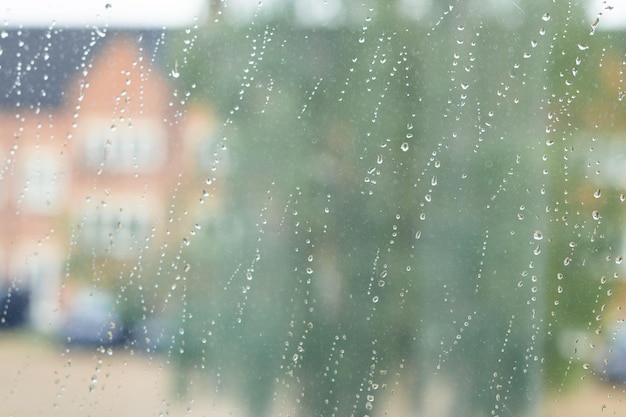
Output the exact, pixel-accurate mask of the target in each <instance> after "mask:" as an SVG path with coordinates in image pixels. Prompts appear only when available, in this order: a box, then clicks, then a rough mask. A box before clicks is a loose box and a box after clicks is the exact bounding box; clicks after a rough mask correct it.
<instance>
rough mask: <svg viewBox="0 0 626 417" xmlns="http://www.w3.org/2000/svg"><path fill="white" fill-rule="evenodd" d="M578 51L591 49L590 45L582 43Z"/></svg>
mask: <svg viewBox="0 0 626 417" xmlns="http://www.w3.org/2000/svg"><path fill="white" fill-rule="evenodd" d="M578 49H580V50H581V51H584V50H586V49H589V45H583V44H582V43H579V44H578Z"/></svg>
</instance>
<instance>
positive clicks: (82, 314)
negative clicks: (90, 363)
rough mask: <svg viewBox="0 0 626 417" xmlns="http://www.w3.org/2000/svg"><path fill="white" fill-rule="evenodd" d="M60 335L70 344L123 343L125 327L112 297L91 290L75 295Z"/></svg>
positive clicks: (101, 344)
mask: <svg viewBox="0 0 626 417" xmlns="http://www.w3.org/2000/svg"><path fill="white" fill-rule="evenodd" d="M61 338H62V341H63V342H65V343H68V344H72V345H85V346H111V345H116V344H120V343H123V342H124V340H125V329H124V325H123V322H122V318H121V316H120V314H119V313H117V312H116V311H115V303H114V299H113V297H112V296H111V295H110V294H108V293H104V292H94V291H90V290H83V291H81V292H80V293H79V294H77V295H76V296H75V298H74V299H73V300H72V305H71V307H70V310H69V312H68V314H67V316H66V318H65V321H64V323H63V325H62V327H61Z"/></svg>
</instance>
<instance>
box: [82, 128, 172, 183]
mask: <svg viewBox="0 0 626 417" xmlns="http://www.w3.org/2000/svg"><path fill="white" fill-rule="evenodd" d="M85 123H86V124H87V126H88V127H87V129H86V132H87V133H86V137H85V145H84V150H85V163H86V165H87V166H88V167H89V168H96V169H98V170H102V172H108V173H112V174H127V173H146V174H149V173H152V172H155V171H157V170H159V169H161V168H162V166H163V163H164V161H165V160H166V153H167V147H166V141H165V132H164V127H163V125H162V124H159V123H158V122H157V121H154V120H149V119H140V120H133V121H132V122H127V123H120V124H112V123H111V122H110V121H108V122H107V121H105V120H91V121H86V122H85Z"/></svg>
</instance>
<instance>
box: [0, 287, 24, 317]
mask: <svg viewBox="0 0 626 417" xmlns="http://www.w3.org/2000/svg"><path fill="white" fill-rule="evenodd" d="M29 307H30V292H29V291H28V290H25V289H22V288H19V287H14V286H3V285H0V328H8V327H18V326H23V325H25V324H27V323H28V312H29Z"/></svg>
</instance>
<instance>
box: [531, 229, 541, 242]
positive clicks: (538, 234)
mask: <svg viewBox="0 0 626 417" xmlns="http://www.w3.org/2000/svg"><path fill="white" fill-rule="evenodd" d="M533 239H535V240H541V239H543V233H541V231H540V230H535V233H533Z"/></svg>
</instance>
